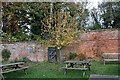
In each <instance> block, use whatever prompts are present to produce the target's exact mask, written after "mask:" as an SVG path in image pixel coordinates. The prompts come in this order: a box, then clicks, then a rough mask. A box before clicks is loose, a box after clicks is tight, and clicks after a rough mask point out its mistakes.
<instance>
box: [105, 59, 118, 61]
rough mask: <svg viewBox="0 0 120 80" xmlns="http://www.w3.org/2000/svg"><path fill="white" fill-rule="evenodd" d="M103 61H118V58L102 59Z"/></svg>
mask: <svg viewBox="0 0 120 80" xmlns="http://www.w3.org/2000/svg"><path fill="white" fill-rule="evenodd" d="M104 61H120V60H119V59H104Z"/></svg>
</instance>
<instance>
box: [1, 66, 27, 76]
mask: <svg viewBox="0 0 120 80" xmlns="http://www.w3.org/2000/svg"><path fill="white" fill-rule="evenodd" d="M27 68H29V66H27V67H22V68H18V69H13V70H9V71H4V72H2V73H3V74H4V73H9V72H14V71H18V70H23V69H27Z"/></svg>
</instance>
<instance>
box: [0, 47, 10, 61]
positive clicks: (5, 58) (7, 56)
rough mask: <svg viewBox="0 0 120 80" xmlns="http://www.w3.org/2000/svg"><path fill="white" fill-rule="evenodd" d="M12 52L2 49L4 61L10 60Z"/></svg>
mask: <svg viewBox="0 0 120 80" xmlns="http://www.w3.org/2000/svg"><path fill="white" fill-rule="evenodd" d="M10 55H11V52H10V51H9V50H8V49H3V50H2V58H3V61H8V60H9V58H10Z"/></svg>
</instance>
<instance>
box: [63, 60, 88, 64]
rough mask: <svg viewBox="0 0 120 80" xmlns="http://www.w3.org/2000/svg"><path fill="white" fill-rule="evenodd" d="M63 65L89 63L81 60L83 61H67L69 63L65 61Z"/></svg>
mask: <svg viewBox="0 0 120 80" xmlns="http://www.w3.org/2000/svg"><path fill="white" fill-rule="evenodd" d="M64 63H66V64H68V63H90V61H88V60H83V61H74V60H69V61H65V62H64Z"/></svg>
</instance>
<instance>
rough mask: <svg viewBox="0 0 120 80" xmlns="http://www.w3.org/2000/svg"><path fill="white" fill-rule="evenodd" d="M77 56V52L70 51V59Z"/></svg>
mask: <svg viewBox="0 0 120 80" xmlns="http://www.w3.org/2000/svg"><path fill="white" fill-rule="evenodd" d="M76 57H77V54H76V53H71V52H70V53H69V59H70V60H71V59H75V58H76Z"/></svg>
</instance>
